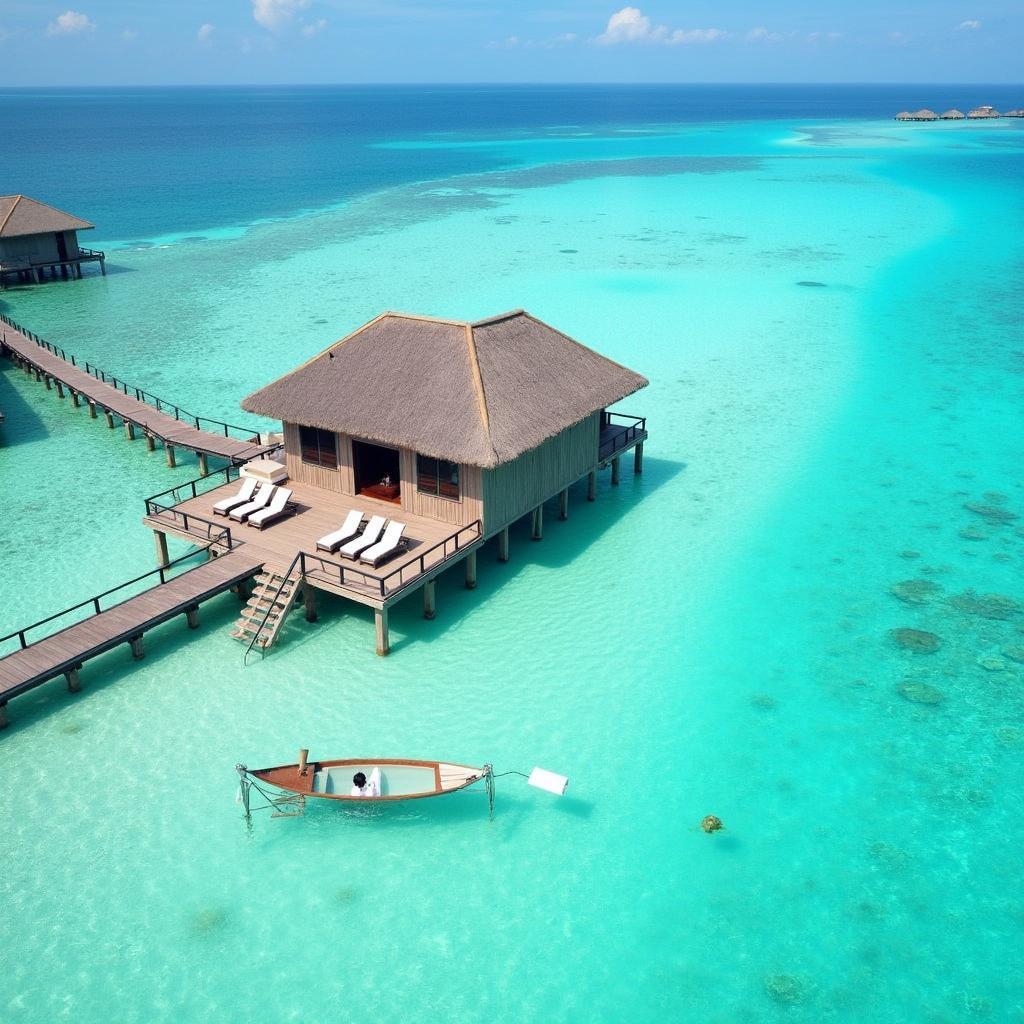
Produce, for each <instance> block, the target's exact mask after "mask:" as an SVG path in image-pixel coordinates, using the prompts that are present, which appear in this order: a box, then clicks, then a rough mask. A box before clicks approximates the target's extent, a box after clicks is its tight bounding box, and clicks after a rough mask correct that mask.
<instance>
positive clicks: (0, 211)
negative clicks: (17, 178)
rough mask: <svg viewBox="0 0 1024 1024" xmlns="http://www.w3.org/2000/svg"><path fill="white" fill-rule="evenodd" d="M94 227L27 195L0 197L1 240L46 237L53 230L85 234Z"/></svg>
mask: <svg viewBox="0 0 1024 1024" xmlns="http://www.w3.org/2000/svg"><path fill="white" fill-rule="evenodd" d="M91 227H94V225H93V224H90V223H89V222H88V221H87V220H82V219H81V218H80V217H72V216H71V214H70V213H65V212H64V211H63V210H58V209H57V208H56V207H55V206H47V205H46V203H41V202H39V200H38V199H29V197H28V196H0V238H18V237H20V236H21V235H43V234H49V233H50V232H51V231H84V230H85V229H86V228H91Z"/></svg>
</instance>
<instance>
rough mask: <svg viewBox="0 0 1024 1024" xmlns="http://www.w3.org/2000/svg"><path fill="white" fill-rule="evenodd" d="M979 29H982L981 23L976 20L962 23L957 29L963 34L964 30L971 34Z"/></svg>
mask: <svg viewBox="0 0 1024 1024" xmlns="http://www.w3.org/2000/svg"><path fill="white" fill-rule="evenodd" d="M979 28H981V22H980V21H977V20H976V19H974V18H971V19H970V20H968V21H961V22H960V24H959V25H957V27H956V29H957V31H958V32H962V31H964V29H966V30H967V31H969V32H973V31H974V30H975V29H979Z"/></svg>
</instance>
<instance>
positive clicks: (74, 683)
mask: <svg viewBox="0 0 1024 1024" xmlns="http://www.w3.org/2000/svg"><path fill="white" fill-rule="evenodd" d="M81 667H82V666H81V665H75V667H74V668H69V669H68V670H67V672H65V673H64V678H65V679H66V680H67V681H68V693H78V692H79V691H80V690H81V689H82V683H81V680H80V679H79V678H78V670H79V669H80V668H81Z"/></svg>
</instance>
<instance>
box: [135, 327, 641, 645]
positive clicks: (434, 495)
mask: <svg viewBox="0 0 1024 1024" xmlns="http://www.w3.org/2000/svg"><path fill="white" fill-rule="evenodd" d="M646 385H647V380H646V379H645V378H644V377H642V376H640V375H639V374H637V373H635V372H633V371H632V370H629V369H627V368H626V367H624V366H621V365H619V364H618V363H615V362H612V361H611V360H610V359H606V358H605V357H604V356H602V355H599V354H598V353H596V352H594V351H593V350H591V349H589V348H586V347H585V346H583V345H581V344H580V343H579V342H576V341H574V340H573V339H571V338H569V337H568V336H566V335H565V334H562V333H561V332H560V331H558V330H556V329H554V328H553V327H550V326H548V325H547V324H545V323H543V322H542V321H540V320H538V319H536V318H535V317H532V316H530V315H529V314H528V313H526V312H523V311H522V310H517V311H514V312H511V313H505V314H503V315H501V316H496V317H492V318H490V319H486V320H478V321H476V322H475V323H466V322H460V321H453V320H438V319H431V318H427V317H420V316H410V315H406V314H400V313H384V314H382V315H381V316H378V317H377V318H376V319H374V320H371V321H370V322H369V323H368V324H366V325H364V326H363V327H361V328H359V329H358V330H357V331H355V332H354V333H353V334H351V335H349V336H348V337H346V338H344V339H342V340H341V341H338V342H336V343H335V344H333V345H331V346H330V347H329V348H327V349H325V350H324V351H323V352H321V353H320V354H319V355H316V356H314V357H313V358H312V359H310V360H309V361H307V362H306V363H303V364H302V365H301V366H299V367H298V368H297V369H295V370H293V371H292V372H291V373H288V374H286V375H285V376H283V377H281V378H280V379H279V380H276V381H274V382H273V383H271V384H268V385H267V386H266V387H264V388H262V389H261V390H259V391H257V392H255V393H254V394H251V395H249V396H248V397H247V398H245V399H244V400H243V402H242V408H243V409H246V410H247V411H249V412H251V413H255V414H258V415H260V416H264V417H268V418H271V419H275V420H280V421H281V423H282V425H283V453H282V454H281V455H279V456H276V458H277V460H278V461H279V462H280V465H279V466H276V465H275V464H274V463H271V464H270V465H271V467H272V468H273V470H274V472H275V476H274V478H273V479H275V480H277V481H278V485H279V486H282V487H285V488H287V489H288V490H289V491H290V492H291V494H290V500H289V505H288V510H287V511H288V512H290V513H292V514H288V515H283V516H281V517H279V518H275V520H274V521H273V522H272V523H270V524H269V525H267V526H266V527H265V528H262V529H252V528H249V525H248V524H243V523H238V522H235V521H233V520H230V519H225V518H223V517H221V516H216V515H214V505H215V504H216V503H217V502H218V501H222V500H223V499H225V498H228V497H230V496H231V495H233V494H235V493H236V492H237V491H238V490H239V484H240V482H244V481H239V480H235V479H230V480H227V479H226V478H227V477H229V476H231V475H232V474H231V471H227V472H225V473H224V474H220V475H214V476H211V477H205V478H202V479H201V480H200V481H197V482H196V485H193V486H191V490H190V489H189V487H186V488H185V489H184V491H185V496H186V500H184V501H181V502H178V501H177V499H178V498H179V497H181V496H182V494H183V489H182V488H180V487H179V488H177V489H176V490H175V491H173V492H171V495H172V497H170V498H167V497H166V496H157V497H156V498H153V499H150V500H149V501H148V502H147V515H146V518H145V523H146V525H147V526H149V527H151V528H152V529H153V530H154V531H155V538H156V542H157V552H158V559H159V560H160V561H161V562H163V563H165V562H166V560H167V546H166V535H167V534H168V533H169V534H173V535H175V536H178V537H181V538H184V539H187V540H191V541H195V540H197V539H198V540H201V541H202V542H203V543H208V542H209V541H211V540H213V541H214V542H215V543H214V546H213V549H212V550H213V553H214V554H216V553H218V552H219V551H224V550H227V549H228V547H229V546H230V547H231V548H237V547H239V546H240V545H243V544H244V545H245V549H246V552H247V553H248V554H250V555H251V554H254V553H256V554H257V555H258V558H259V560H260V561H261V562H262V563H263V566H264V572H263V573H262V574H261V576H260V577H258V578H257V580H256V589H255V592H254V593H253V595H252V597H251V598H250V600H249V605H248V606H247V608H246V610H245V612H244V613H243V615H242V618H241V619H240V620H239V623H238V626H237V627H236V635H237V636H240V637H241V638H242V639H244V640H248V641H249V642H250V646H251V645H252V643H253V642H256V643H258V644H259V645H260V646H269V644H270V643H272V642H273V638H274V636H275V635H276V632H277V629H279V628H280V623H281V621H282V620H283V618H284V616H285V615H286V614H287V612H288V609H289V608H290V607H291V606H292V603H293V602H294V601H295V600H296V599H297V597H298V596H300V595H301V597H302V600H303V602H304V603H305V607H306V616H307V618H308V619H310V621H312V620H314V619H315V617H316V606H315V592H316V590H324V591H329V592H331V593H333V594H337V595H341V596H343V597H345V598H348V599H350V600H352V601H355V602H358V603H360V604H363V605H368V606H369V607H371V608H373V610H374V616H375V625H376V638H377V652H378V653H379V654H386V653H387V652H388V649H389V640H388V609H389V608H390V607H391V606H392V605H393V604H395V603H396V602H397V601H400V600H404V599H406V598H407V597H409V596H410V595H411V594H413V593H415V592H417V591H421V592H422V594H423V602H424V614H425V615H426V616H427V618H433V616H434V580H435V578H436V577H437V576H438V575H439V574H440V573H441V572H445V571H447V570H448V569H450V568H452V567H453V566H454V565H456V564H457V563H462V564H463V565H464V569H465V573H466V585H467V586H468V587H471V588H472V587H473V586H475V584H476V571H477V568H476V558H477V551H478V549H479V548H480V546H481V545H482V544H483V543H484V542H485V541H487V540H488V539H490V538H496V539H497V546H498V558H499V560H501V561H507V560H508V552H509V527H510V525H511V524H512V523H514V522H516V521H517V520H518V519H520V518H522V517H524V516H530V517H531V525H532V536H533V537H534V538H536V539H540V537H541V536H542V533H543V516H544V505H545V503H546V502H548V501H550V500H552V499H556V498H557V500H558V509H559V515H560V517H561V518H565V517H566V516H567V515H568V500H569V487H570V486H571V485H572V484H574V483H576V482H577V481H579V480H581V479H583V478H587V481H588V498H589V499H590V500H593V499H594V497H595V495H596V479H597V472H598V470H599V469H601V468H604V467H606V466H610V467H611V473H612V483H617V482H618V478H619V467H620V460H621V458H622V456H623V455H624V454H626V453H627V452H628V451H630V450H633V451H634V471H635V472H637V473H639V472H640V471H641V469H642V457H643V443H644V440H645V439H646V437H647V432H646V422H645V421H644V420H643V419H641V418H639V417H634V416H625V415H622V414H619V413H613V412H609V411H608V407H609V406H611V405H613V404H614V403H616V402H618V401H620V400H621V399H623V398H625V397H627V396H628V395H631V394H633V393H634V392H636V391H638V390H640V389H641V388H643V387H645V386H646ZM257 472H259V470H258V469H254V470H252V471H251V472H250V471H249V470H248V468H247V467H245V466H243V467H242V468H241V475H242V476H243V477H245V476H247V475H254V474H255V473H257ZM285 477H287V480H285ZM218 480H219V481H225V482H222V483H220V485H219V486H213V485H214V484H216V482H217V481H218ZM204 488H209V489H204ZM193 491H194V496H193ZM176 502H177V503H176ZM357 512H361V513H362V523H361V527H365V526H366V524H367V523H368V522H369V521H370V520H372V518H373V517H375V516H378V517H381V518H382V519H384V520H386V521H388V522H389V523H390V522H394V523H401V524H402V530H401V534H402V545H401V546H400V547H399V548H397V549H396V550H395V551H394V552H393V553H390V554H389V555H388V556H386V557H385V558H384V559H383V560H382V562H381V564H379V565H373V564H367V563H365V562H362V561H360V560H359V559H358V558H356V559H355V560H353V559H350V558H346V557H344V554H343V552H344V551H345V548H344V547H342V549H341V552H332V551H325V550H322V549H318V545H317V541H318V539H321V538H323V537H324V536H325V535H329V534H331V532H332V531H337V530H338V528H339V526H341V524H342V523H343V521H344V520H345V519H346V517H347V516H349V515H350V514H351V515H353V516H355V515H356V513H357ZM395 529H397V527H396V528H395ZM226 531H230V539H229V538H228V537H227V536H226V535H225V534H226Z"/></svg>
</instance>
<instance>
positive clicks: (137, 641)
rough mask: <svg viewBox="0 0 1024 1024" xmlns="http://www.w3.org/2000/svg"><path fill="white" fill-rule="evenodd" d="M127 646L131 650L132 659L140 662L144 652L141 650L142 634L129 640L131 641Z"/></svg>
mask: <svg viewBox="0 0 1024 1024" xmlns="http://www.w3.org/2000/svg"><path fill="white" fill-rule="evenodd" d="M128 644H129V646H130V647H131V649H132V657H133V658H134V659H135V660H136V661H140V660H141V659H142V658H144V657H145V655H146V652H145V651H144V650H143V648H142V634H141V633H140V634H139V635H138V636H133V637H132V638H131V640H129V641H128Z"/></svg>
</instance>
